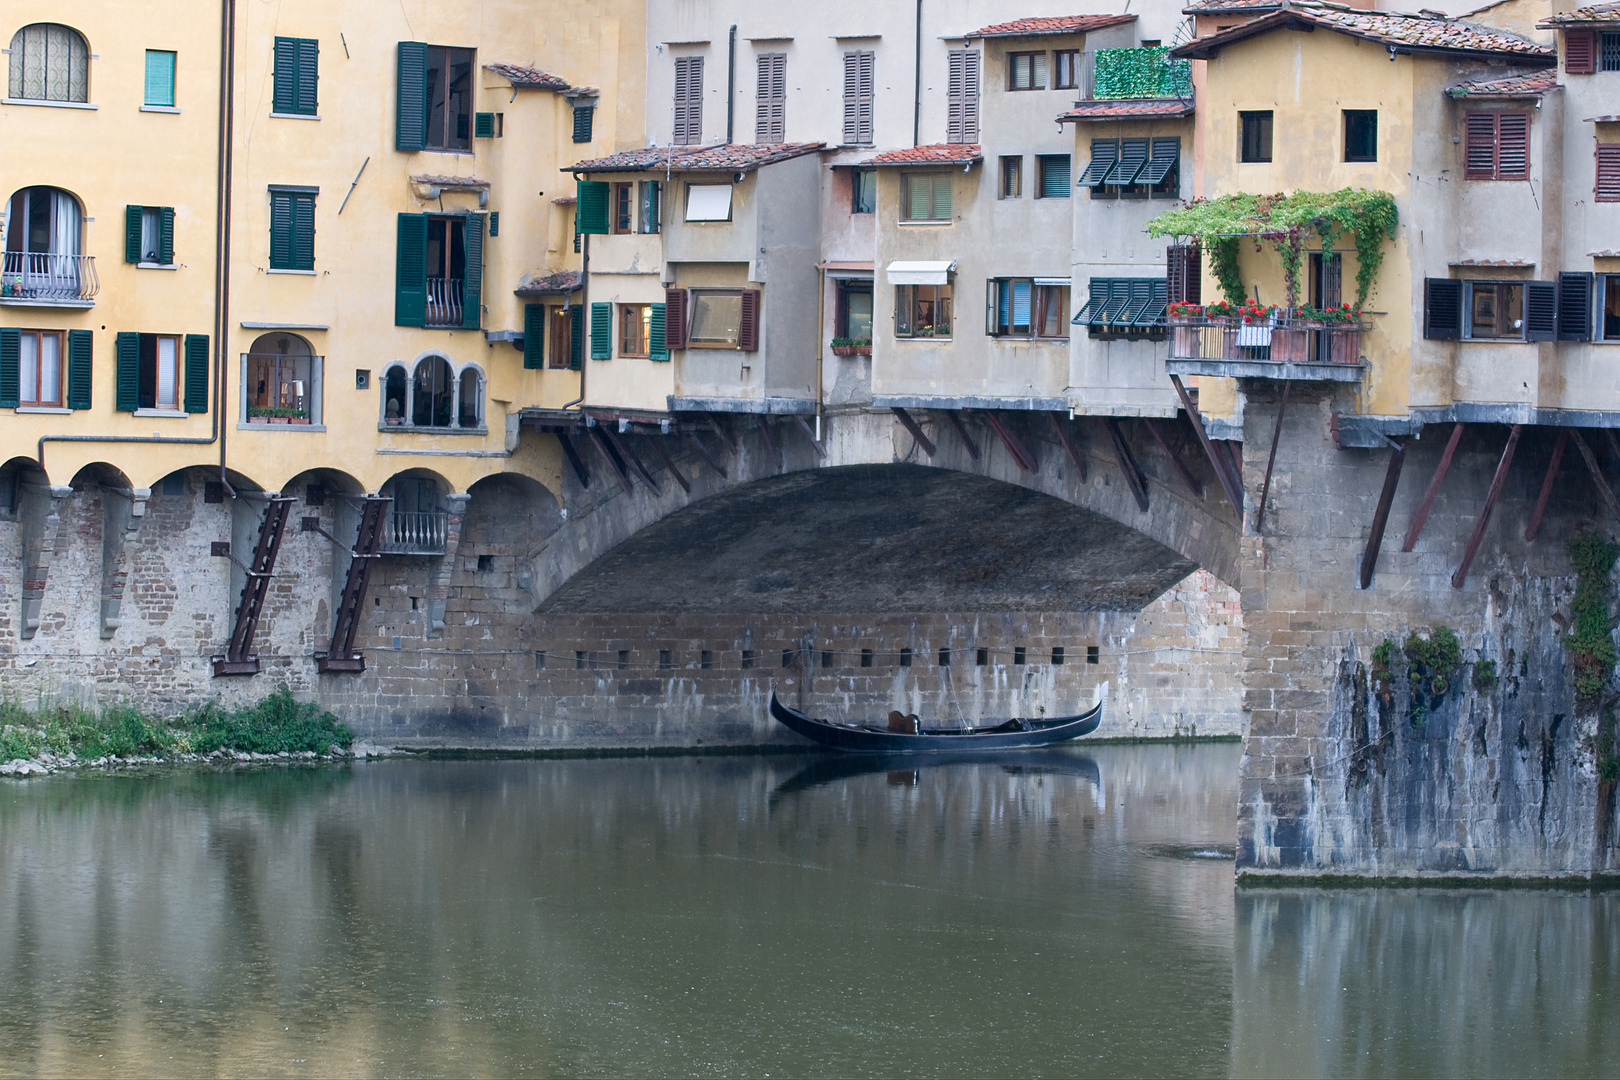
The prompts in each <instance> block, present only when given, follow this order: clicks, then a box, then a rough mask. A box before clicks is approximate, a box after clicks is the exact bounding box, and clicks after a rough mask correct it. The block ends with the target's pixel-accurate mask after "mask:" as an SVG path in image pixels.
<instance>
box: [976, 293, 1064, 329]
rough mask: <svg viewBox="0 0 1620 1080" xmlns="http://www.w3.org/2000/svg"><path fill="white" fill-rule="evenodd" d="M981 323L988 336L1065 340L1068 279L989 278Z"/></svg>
mask: <svg viewBox="0 0 1620 1080" xmlns="http://www.w3.org/2000/svg"><path fill="white" fill-rule="evenodd" d="M984 324H985V325H984V332H985V333H986V334H989V335H990V336H991V337H1006V338H1057V339H1063V340H1067V339H1068V336H1069V281H1068V279H1067V278H992V279H991V280H990V282H989V286H988V289H987V292H986V298H985V319H984Z"/></svg>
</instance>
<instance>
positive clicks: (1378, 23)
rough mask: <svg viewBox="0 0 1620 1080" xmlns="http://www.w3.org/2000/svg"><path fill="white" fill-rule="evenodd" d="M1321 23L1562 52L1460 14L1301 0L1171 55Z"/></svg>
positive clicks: (1384, 39) (1362, 32) (1473, 48)
mask: <svg viewBox="0 0 1620 1080" xmlns="http://www.w3.org/2000/svg"><path fill="white" fill-rule="evenodd" d="M1318 27H1321V28H1323V29H1326V30H1337V31H1338V32H1339V33H1341V34H1348V35H1350V36H1351V37H1358V38H1362V39H1364V40H1366V41H1375V42H1377V43H1378V44H1380V45H1388V46H1393V47H1395V48H1397V49H1404V50H1417V51H1424V52H1431V51H1432V52H1460V53H1470V54H1475V55H1481V54H1484V55H1492V56H1503V55H1507V56H1517V57H1521V58H1523V59H1525V60H1532V59H1534V60H1544V61H1546V62H1547V64H1548V65H1551V64H1552V63H1554V62H1555V60H1556V58H1557V53H1556V52H1555V51H1554V50H1553V49H1552V48H1550V47H1549V46H1546V45H1538V44H1536V43H1535V42H1533V41H1528V40H1526V39H1525V38H1522V37H1519V36H1518V35H1516V34H1510V33H1507V32H1506V31H1503V30H1494V29H1491V28H1490V27H1485V26H1475V25H1473V24H1470V23H1466V22H1463V21H1462V20H1460V19H1448V18H1443V17H1441V16H1437V15H1425V14H1421V13H1419V14H1416V15H1413V14H1407V13H1404V12H1393V11H1364V10H1360V9H1356V8H1346V7H1343V6H1341V5H1338V4H1322V3H1311V2H1309V0H1305V2H1300V0H1295V2H1294V3H1292V4H1291V5H1290V6H1289V7H1288V8H1285V9H1283V10H1280V11H1274V12H1271V13H1270V14H1267V15H1262V16H1261V17H1260V18H1258V19H1251V20H1249V21H1248V22H1245V23H1242V24H1240V25H1238V26H1234V27H1232V28H1230V29H1228V30H1222V31H1221V32H1219V33H1217V34H1211V35H1209V36H1208V37H1202V38H1198V39H1196V40H1194V41H1191V42H1188V43H1187V44H1186V45H1182V46H1180V47H1179V48H1177V49H1175V50H1173V51H1172V52H1171V55H1172V56H1177V57H1186V58H1188V59H1192V60H1208V59H1210V58H1211V57H1212V56H1214V55H1215V54H1216V53H1218V52H1220V50H1221V49H1222V48H1224V47H1225V46H1227V45H1229V44H1232V43H1233V42H1237V41H1242V40H1244V39H1245V38H1250V37H1253V36H1255V35H1256V34H1264V33H1267V32H1268V31H1271V30H1278V29H1290V28H1293V29H1316V28H1318Z"/></svg>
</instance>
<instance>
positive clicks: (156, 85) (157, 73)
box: [145, 49, 174, 109]
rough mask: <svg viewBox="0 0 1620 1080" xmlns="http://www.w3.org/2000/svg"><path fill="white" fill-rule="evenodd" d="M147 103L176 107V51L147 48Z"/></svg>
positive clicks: (163, 106)
mask: <svg viewBox="0 0 1620 1080" xmlns="http://www.w3.org/2000/svg"><path fill="white" fill-rule="evenodd" d="M145 104H147V105H155V106H157V107H159V108H163V109H172V108H174V53H172V52H162V51H159V50H157V49H147V50H146V96H145Z"/></svg>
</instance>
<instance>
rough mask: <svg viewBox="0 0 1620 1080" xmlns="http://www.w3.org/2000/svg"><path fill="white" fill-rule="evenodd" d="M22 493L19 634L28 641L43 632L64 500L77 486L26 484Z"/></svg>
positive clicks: (19, 504) (19, 513)
mask: <svg viewBox="0 0 1620 1080" xmlns="http://www.w3.org/2000/svg"><path fill="white" fill-rule="evenodd" d="M19 494H20V498H19V499H18V506H17V527H18V528H17V531H18V532H19V533H20V534H21V536H22V555H23V580H22V622H21V623H20V632H19V634H18V636H19V637H21V638H22V639H23V640H25V641H26V640H28V639H30V638H32V637H33V636H34V635H35V634H36V633H38V632H39V613H40V608H41V606H42V605H43V604H44V601H45V584H46V581H47V580H48V579H49V578H50V574H51V558H52V557H53V556H54V555H55V554H56V538H57V534H58V533H59V532H60V531H61V527H62V515H61V506H62V500H63V499H65V498H67V497H68V496H69V495H71V494H73V488H72V487H70V486H68V485H66V484H50V485H46V484H24V485H22V491H21V492H20V493H19Z"/></svg>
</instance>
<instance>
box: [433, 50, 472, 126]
mask: <svg viewBox="0 0 1620 1080" xmlns="http://www.w3.org/2000/svg"><path fill="white" fill-rule="evenodd" d="M426 85H427V142H426V146H427V149H429V150H467V149H470V148H471V147H472V99H473V50H471V49H451V48H446V47H444V46H442V45H430V46H428V49H427V77H426Z"/></svg>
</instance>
